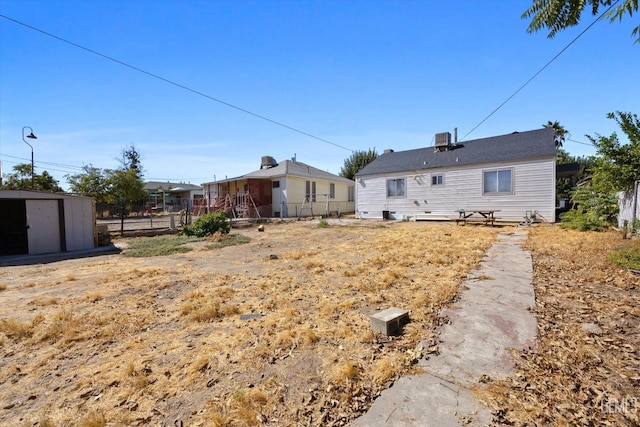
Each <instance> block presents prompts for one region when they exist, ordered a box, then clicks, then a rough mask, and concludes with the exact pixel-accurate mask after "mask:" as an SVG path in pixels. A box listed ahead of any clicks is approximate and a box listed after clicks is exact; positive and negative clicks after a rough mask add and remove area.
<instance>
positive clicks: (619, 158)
mask: <svg viewBox="0 0 640 427" xmlns="http://www.w3.org/2000/svg"><path fill="white" fill-rule="evenodd" d="M607 117H608V118H610V119H613V120H615V121H616V123H618V125H619V126H620V129H621V130H622V132H623V133H624V134H625V135H626V136H627V138H628V139H629V143H628V144H622V143H621V142H620V141H619V140H618V136H617V134H616V133H615V132H614V133H612V134H611V136H608V137H605V136H601V135H598V134H596V137H591V136H588V135H587V138H589V140H591V142H592V143H593V144H594V145H595V146H596V152H597V154H598V156H599V158H598V160H597V162H596V167H595V170H594V180H595V182H596V183H597V184H598V185H600V186H602V187H603V190H609V191H624V192H627V193H628V192H630V191H631V190H632V189H633V186H634V183H635V181H636V180H638V179H640V118H638V116H637V115H636V114H631V113H625V112H620V111H616V112H615V113H609V114H607Z"/></svg>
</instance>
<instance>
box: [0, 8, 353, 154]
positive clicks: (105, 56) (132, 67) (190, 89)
mask: <svg viewBox="0 0 640 427" xmlns="http://www.w3.org/2000/svg"><path fill="white" fill-rule="evenodd" d="M0 17H2V18H4V19H7V20H9V21H11V22H14V23H16V24H19V25H22V26H23V27H26V28H29V29H31V30H33V31H37V32H39V33H41V34H44V35H46V36H49V37H51V38H54V39H56V40H59V41H61V42H64V43H67V44H70V45H71V46H74V47H77V48H78V49H82V50H84V51H87V52H89V53H92V54H94V55H97V56H100V57H102V58H104V59H108V60H109V61H112V62H115V63H116V64H119V65H122V66H124V67H127V68H130V69H132V70H134V71H137V72H139V73H142V74H146V75H147V76H150V77H153V78H154V79H158V80H161V81H163V82H165V83H168V84H170V85H173V86H176V87H178V88H180V89H183V90H186V91H188V92H191V93H194V94H196V95H199V96H202V97H203V98H207V99H209V100H211V101H215V102H218V103H220V104H222V105H225V106H227V107H230V108H233V109H236V110H238V111H241V112H243V113H245V114H249V115H251V116H254V117H257V118H259V119H262V120H264V121H267V122H269V123H272V124H275V125H277V126H281V127H283V128H285V129H289V130H291V131H293V132H297V133H299V134H301V135H304V136H308V137H309V138H313V139H316V140H318V141H321V142H324V143H326V144H331V145H333V146H336V147H338V148H342V149H344V150H347V151H351V152H353V151H354V150H352V149H351V148H347V147H345V146H342V145H339V144H336V143H335V142H331V141H328V140H326V139H324V138H320V137H319V136H315V135H312V134H310V133H308V132H304V131H301V130H300V129H296V128H294V127H292V126H289V125H286V124H284V123H281V122H278V121H276V120H273V119H270V118H268V117H265V116H262V115H260V114H257V113H254V112H252V111H249V110H247V109H245V108H242V107H238V106H237V105H234V104H231V103H229V102H226V101H223V100H221V99H218V98H215V97H213V96H211V95H207V94H206V93H203V92H200V91H198V90H195V89H192V88H190V87H188V86H185V85H183V84H180V83H176V82H174V81H172V80H169V79H167V78H164V77H162V76H159V75H157V74H154V73H152V72H150V71H146V70H143V69H142V68H139V67H136V66H135V65H131V64H128V63H126V62H124V61H121V60H119V59H116V58H113V57H111V56H108V55H105V54H104V53H100V52H98V51H95V50H93V49H89V48H88V47H85V46H82V45H80V44H78V43H74V42H72V41H69V40H67V39H64V38H62V37H60V36H56V35H55V34H51V33H49V32H47V31H44V30H41V29H40V28H37V27H34V26H31V25H29V24H25V23H24V22H21V21H18V20H16V19H13V18H10V17H8V16H6V15H2V14H0Z"/></svg>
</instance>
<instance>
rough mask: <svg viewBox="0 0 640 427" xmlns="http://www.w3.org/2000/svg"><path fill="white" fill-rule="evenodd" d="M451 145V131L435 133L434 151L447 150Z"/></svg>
mask: <svg viewBox="0 0 640 427" xmlns="http://www.w3.org/2000/svg"><path fill="white" fill-rule="evenodd" d="M450 146H451V133H449V132H442V133H436V151H447V150H448V149H449V147H450Z"/></svg>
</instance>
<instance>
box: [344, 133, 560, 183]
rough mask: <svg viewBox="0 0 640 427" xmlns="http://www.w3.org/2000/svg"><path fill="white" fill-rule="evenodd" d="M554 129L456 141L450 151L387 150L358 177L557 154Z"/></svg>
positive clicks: (421, 149) (423, 149) (430, 149)
mask: <svg viewBox="0 0 640 427" xmlns="http://www.w3.org/2000/svg"><path fill="white" fill-rule="evenodd" d="M555 155H556V146H555V141H554V136H553V129H550V128H542V129H536V130H531V131H526V132H514V133H510V134H508V135H500V136H493V137H490V138H482V139H474V140H471V141H465V142H459V143H457V144H453V145H452V146H451V147H450V148H449V149H448V150H447V151H440V152H436V151H435V150H434V147H426V148H418V149H415V150H407V151H398V152H390V153H384V154H382V155H380V156H378V158H377V159H375V160H374V161H373V162H371V163H369V164H368V165H367V166H365V167H364V168H363V169H362V170H361V171H360V172H358V173H357V174H356V175H357V176H363V175H375V174H382V173H392V172H403V171H414V170H421V169H434V168H444V167H453V166H466V165H477V164H482V163H499V162H509V161H523V160H529V159H538V158H550V157H555Z"/></svg>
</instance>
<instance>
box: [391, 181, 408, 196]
mask: <svg viewBox="0 0 640 427" xmlns="http://www.w3.org/2000/svg"><path fill="white" fill-rule="evenodd" d="M404 188H405V187H404V178H397V179H388V180H387V197H405V190H404Z"/></svg>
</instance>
